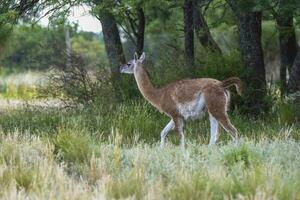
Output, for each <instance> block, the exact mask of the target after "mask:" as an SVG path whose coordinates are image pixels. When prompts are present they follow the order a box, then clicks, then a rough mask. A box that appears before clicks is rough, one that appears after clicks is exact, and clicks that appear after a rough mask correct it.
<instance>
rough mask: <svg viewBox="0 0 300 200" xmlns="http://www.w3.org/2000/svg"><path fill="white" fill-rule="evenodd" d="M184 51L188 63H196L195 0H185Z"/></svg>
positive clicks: (191, 64)
mask: <svg viewBox="0 0 300 200" xmlns="http://www.w3.org/2000/svg"><path fill="white" fill-rule="evenodd" d="M183 15H184V50H185V51H184V53H185V62H186V65H187V66H188V67H189V68H191V67H193V65H194V57H195V55H194V26H193V0H184V4H183ZM188 70H189V71H190V69H188Z"/></svg>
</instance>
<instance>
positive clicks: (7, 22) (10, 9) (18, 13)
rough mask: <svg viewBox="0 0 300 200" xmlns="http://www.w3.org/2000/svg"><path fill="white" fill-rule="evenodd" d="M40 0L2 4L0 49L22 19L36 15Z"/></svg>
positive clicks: (21, 0)
mask: <svg viewBox="0 0 300 200" xmlns="http://www.w3.org/2000/svg"><path fill="white" fill-rule="evenodd" d="M38 2H39V0H18V1H14V0H7V1H4V2H1V4H0V49H2V47H3V45H4V42H5V41H6V39H7V38H8V36H9V35H10V32H11V30H12V27H13V25H15V24H16V23H17V21H18V19H19V18H20V17H24V16H25V15H27V14H32V13H34V9H33V8H34V7H35V6H36V5H37V4H38Z"/></svg>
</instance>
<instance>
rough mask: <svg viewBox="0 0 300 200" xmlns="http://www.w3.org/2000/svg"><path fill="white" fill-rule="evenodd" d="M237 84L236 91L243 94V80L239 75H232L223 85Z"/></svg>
mask: <svg viewBox="0 0 300 200" xmlns="http://www.w3.org/2000/svg"><path fill="white" fill-rule="evenodd" d="M233 85H234V86H235V88H236V91H237V93H238V94H239V95H242V90H243V87H242V81H241V79H239V78H238V77H230V78H228V79H225V80H223V81H222V86H223V87H224V88H229V87H230V86H233Z"/></svg>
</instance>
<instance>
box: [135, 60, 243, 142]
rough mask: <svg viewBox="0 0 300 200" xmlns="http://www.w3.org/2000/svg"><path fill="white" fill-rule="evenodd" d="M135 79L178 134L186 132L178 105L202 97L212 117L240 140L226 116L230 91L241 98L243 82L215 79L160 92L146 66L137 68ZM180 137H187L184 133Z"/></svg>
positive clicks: (167, 87) (182, 83) (186, 81)
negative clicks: (168, 118)
mask: <svg viewBox="0 0 300 200" xmlns="http://www.w3.org/2000/svg"><path fill="white" fill-rule="evenodd" d="M134 76H135V79H136V82H137V84H138V88H139V90H140V91H141V93H142V95H143V96H144V98H145V99H146V100H148V101H149V102H150V103H151V104H152V105H153V106H154V107H156V108H157V109H158V110H160V112H164V113H165V114H167V115H168V116H169V117H171V118H172V119H173V121H174V123H175V128H176V129H177V131H178V132H181V131H183V130H182V129H183V127H181V125H180V124H182V121H183V117H182V116H181V115H180V113H179V111H178V108H177V105H178V104H182V103H186V102H190V101H193V100H194V99H196V98H197V97H198V96H199V94H200V93H201V94H203V95H204V99H205V106H206V109H207V111H208V113H209V114H210V115H212V116H213V117H214V118H215V119H217V121H218V122H219V123H220V124H221V125H222V127H223V128H224V129H225V130H226V131H228V132H229V133H230V135H231V136H232V138H233V139H237V137H238V136H237V130H236V128H235V127H234V126H233V125H232V124H231V122H230V120H229V118H228V115H227V112H226V111H227V103H228V97H227V95H226V88H228V87H230V86H232V85H235V87H236V89H237V92H238V93H239V94H241V91H242V89H241V81H240V79H239V78H237V77H231V78H228V79H226V80H224V81H219V80H216V79H211V78H198V79H184V80H180V81H176V82H172V83H169V84H167V85H165V86H163V87H160V88H156V87H154V86H153V85H152V83H151V81H150V80H149V77H148V75H147V72H146V71H145V69H144V68H143V64H142V63H138V64H137V67H136V68H135V70H134ZM180 135H183V132H182V134H180ZM182 137H183V136H182Z"/></svg>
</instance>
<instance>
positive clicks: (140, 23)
mask: <svg viewBox="0 0 300 200" xmlns="http://www.w3.org/2000/svg"><path fill="white" fill-rule="evenodd" d="M142 6H143V4H142V3H141V2H139V1H137V2H136V1H129V2H127V1H122V5H121V7H122V8H121V9H120V12H121V13H124V14H121V15H122V16H123V19H122V20H120V22H119V25H120V27H121V28H122V30H123V31H124V32H125V33H126V36H127V37H128V38H129V39H130V41H131V42H132V43H133V44H134V46H135V50H134V51H135V52H137V54H138V55H139V56H140V55H141V54H142V52H143V50H144V37H145V26H146V19H145V13H144V9H143V8H142ZM129 8H130V9H129ZM132 8H133V9H132Z"/></svg>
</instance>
